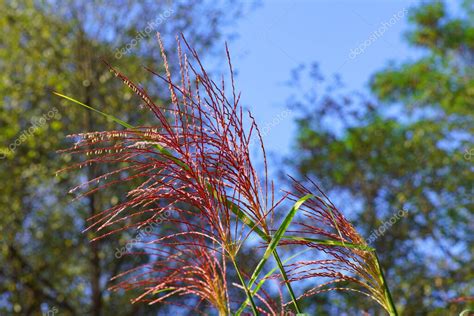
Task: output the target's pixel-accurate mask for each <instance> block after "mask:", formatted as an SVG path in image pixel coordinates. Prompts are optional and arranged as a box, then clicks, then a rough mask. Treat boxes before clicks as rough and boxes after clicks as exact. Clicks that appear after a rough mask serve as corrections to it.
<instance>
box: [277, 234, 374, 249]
mask: <svg viewBox="0 0 474 316" xmlns="http://www.w3.org/2000/svg"><path fill="white" fill-rule="evenodd" d="M283 239H290V240H296V241H306V242H310V243H314V244H319V245H327V246H340V247H347V248H353V249H359V250H364V251H375V249H374V248H372V247H370V246H366V245H359V244H353V243H349V242H341V241H335V240H325V239H316V238H308V237H298V236H287V235H285V236H283Z"/></svg>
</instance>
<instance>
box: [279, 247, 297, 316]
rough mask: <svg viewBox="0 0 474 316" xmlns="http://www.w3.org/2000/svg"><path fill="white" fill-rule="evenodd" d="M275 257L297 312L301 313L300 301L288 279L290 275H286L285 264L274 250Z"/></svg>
mask: <svg viewBox="0 0 474 316" xmlns="http://www.w3.org/2000/svg"><path fill="white" fill-rule="evenodd" d="M273 257H274V258H275V261H276V262H277V265H278V269H280V273H281V276H282V277H283V279H284V280H285V284H286V287H287V288H288V293H290V297H291V300H292V301H293V305H294V306H295V310H296V313H297V314H301V310H300V308H299V306H298V301H297V300H296V296H295V293H294V292H293V288H292V287H291V284H290V282H289V281H288V276H287V275H286V272H285V268H284V267H283V264H282V263H281V259H280V256H279V255H278V252H277V251H276V249H275V250H273Z"/></svg>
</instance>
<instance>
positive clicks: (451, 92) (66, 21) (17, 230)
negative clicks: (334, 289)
mask: <svg viewBox="0 0 474 316" xmlns="http://www.w3.org/2000/svg"><path fill="white" fill-rule="evenodd" d="M0 27H1V33H0V97H1V99H0V179H1V183H0V229H1V232H0V236H1V238H0V269H1V270H0V315H42V314H43V315H168V314H179V315H180V314H183V315H184V314H186V313H187V311H186V310H176V309H170V308H169V307H166V306H160V305H153V306H147V305H139V304H134V305H132V304H130V303H129V300H130V298H132V297H133V293H121V292H119V293H110V292H109V291H108V290H107V287H108V285H109V279H110V278H111V277H112V276H113V275H116V274H117V273H119V272H120V271H123V270H125V269H127V268H130V267H132V266H135V265H136V264H138V263H139V262H137V260H152V258H148V259H146V258H140V259H137V258H133V257H130V256H117V249H120V248H121V247H124V245H126V244H127V242H128V241H130V240H131V239H132V238H134V236H133V235H132V234H130V233H123V234H121V235H115V236H111V237H110V238H108V239H106V240H103V241H101V242H99V243H90V242H89V241H90V239H91V237H92V235H90V234H89V233H82V230H83V229H84V228H85V227H86V219H87V218H88V217H90V216H92V215H94V214H96V213H97V212H98V211H100V210H102V209H105V208H107V207H109V206H110V205H113V204H115V203H117V202H118V201H119V200H121V199H123V198H124V195H125V193H126V192H127V188H123V191H120V190H119V189H114V190H113V191H112V190H107V191H102V192H100V193H97V194H93V195H91V196H90V197H88V198H85V199H80V200H73V198H74V196H73V195H69V194H67V192H68V191H69V189H70V188H72V187H74V186H76V185H77V184H79V182H80V181H82V180H84V179H88V178H91V177H93V176H94V174H96V173H99V172H100V171H103V170H92V169H90V170H88V169H86V170H80V171H76V172H74V173H68V174H63V173H60V174H58V175H57V174H56V171H57V170H60V169H61V168H64V167H65V166H68V165H69V164H71V163H72V162H73V161H72V159H73V158H72V157H70V156H68V155H61V154H59V153H57V150H60V149H63V148H65V147H67V146H68V145H70V141H69V140H68V139H67V138H66V135H68V134H75V133H80V132H85V131H96V130H105V129H112V128H116V126H115V125H114V124H113V123H111V122H109V121H106V120H105V119H103V118H102V117H101V116H97V115H94V114H93V113H92V112H90V111H85V110H84V109H81V108H78V107H76V106H73V105H71V104H70V103H66V102H64V101H62V100H60V99H59V98H58V97H56V96H54V95H53V94H52V91H58V92H61V93H64V94H67V95H70V96H73V97H74V98H76V99H78V100H81V101H83V102H84V103H86V104H90V105H93V106H95V107H96V108H99V109H101V110H103V111H105V112H107V113H111V114H114V115H116V116H118V117H120V118H121V119H123V120H125V121H128V122H130V123H132V124H141V125H146V124H153V123H156V122H153V119H152V118H151V117H150V116H149V112H148V111H143V110H142V108H141V106H140V102H139V100H138V99H137V98H136V97H134V96H133V95H132V94H131V92H130V91H129V89H128V88H127V87H124V86H123V84H122V83H121V82H120V81H119V80H116V79H115V78H114V77H113V76H112V75H111V73H110V72H109V71H108V70H107V68H106V66H105V65H104V64H103V63H102V60H106V61H108V62H109V63H110V64H112V65H113V66H115V67H117V68H119V69H120V70H121V71H122V72H123V73H126V74H127V75H128V76H129V77H130V78H131V79H133V80H134V81H136V82H139V83H140V84H141V85H143V86H146V87H147V88H149V89H150V91H151V93H152V94H153V96H154V98H156V99H160V100H162V102H164V103H166V102H168V101H169V100H168V96H167V93H166V89H165V87H163V85H162V84H160V83H158V82H155V81H154V80H153V79H152V78H151V77H150V76H149V74H148V73H147V72H146V71H144V70H143V68H142V66H143V65H147V66H149V67H151V68H154V69H157V70H161V69H162V63H161V58H160V56H159V47H158V44H157V41H156V36H155V35H156V32H160V33H161V34H162V37H163V39H164V42H165V45H166V47H167V49H168V50H169V51H170V52H172V51H173V50H174V46H175V41H174V39H175V36H176V35H178V34H180V33H181V32H182V33H183V34H184V35H185V36H186V38H187V40H188V41H189V42H190V43H191V44H192V45H193V46H194V48H195V49H196V50H197V51H198V52H199V53H200V55H201V57H203V60H204V61H205V64H206V65H207V67H208V68H209V70H210V72H211V73H212V74H214V75H216V76H219V75H220V74H221V72H222V69H223V68H224V67H225V66H226V59H225V57H226V56H225V51H224V42H226V41H227V42H228V44H229V47H230V51H231V55H232V59H233V65H234V68H235V70H236V73H237V88H238V90H241V91H242V104H243V106H245V107H246V108H248V109H249V110H250V111H252V112H253V113H254V114H255V116H256V119H257V122H258V123H259V125H260V127H261V128H262V134H263V138H264V141H265V145H266V148H267V151H268V152H269V153H270V170H271V172H272V175H273V176H274V178H275V180H276V182H277V183H278V184H279V185H281V186H284V185H285V184H286V181H287V180H286V177H285V175H286V174H292V175H294V176H295V177H297V178H301V179H304V176H308V177H310V178H312V179H314V180H316V181H317V182H318V183H320V184H321V186H322V187H323V189H324V190H325V191H326V192H327V193H328V195H329V196H330V197H331V199H332V200H333V201H334V203H335V204H336V205H337V206H338V208H339V209H341V210H342V211H343V212H344V214H346V215H347V217H348V218H349V219H351V220H352V221H353V223H354V225H355V226H356V227H357V228H358V230H359V231H361V232H362V233H363V235H364V236H365V237H366V238H367V239H369V240H370V241H371V243H372V245H373V246H375V248H376V249H377V250H378V252H379V256H380V259H381V262H382V265H383V267H384V268H385V270H386V275H387V278H388V279H389V280H390V281H389V285H390V287H391V289H392V294H393V296H394V298H395V300H396V304H397V307H398V309H399V310H400V312H401V314H402V315H457V314H458V313H459V312H460V311H462V310H463V309H465V308H468V307H469V306H471V308H472V304H473V300H474V282H473V279H474V271H473V266H474V262H473V252H474V243H473V242H474V240H473V239H474V238H473V236H474V234H473V232H474V216H473V206H474V203H473V194H474V190H473V184H474V174H473V171H474V165H473V163H474V1H472V0H464V1H461V0H459V1H404V0H400V1H388V0H387V1H375V0H371V1H369V0H365V1H349V0H347V1H324V0H318V1H310V0H294V1H290V0H288V1H283V0H276V1H250V0H248V1H245V0H242V1H238V0H234V1H231V0H229V1H205V0H193V1H188V0H182V1H174V0H172V1H171V0H170V1H127V0H117V1H104V0H94V1H75V0H65V1H54V0H38V1H34V0H21V1H15V0H0ZM170 55H173V54H170ZM170 62H171V66H172V68H175V67H176V66H177V61H176V60H175V59H173V58H171V61H170ZM74 159H75V158H74ZM255 159H256V160H257V161H260V163H261V157H258V156H257V155H256V157H255ZM400 210H404V211H405V212H406V213H407V215H406V216H404V217H402V218H400V219H399V220H397V221H396V222H395V223H394V224H392V225H390V227H388V228H387V229H385V230H384V232H383V233H381V234H377V236H376V237H375V238H374V231H377V230H378V229H379V228H380V227H381V226H383V225H384V223H386V222H387V221H389V220H390V219H391V218H392V217H393V216H394V214H397V213H398V212H399V211H400ZM158 229H159V228H158ZM371 236H372V237H371ZM135 246H136V247H138V246H139V245H138V244H137V245H135ZM256 251H259V250H258V249H253V248H251V247H250V248H249V249H248V250H247V252H246V255H247V256H248V260H246V261H245V262H248V265H249V266H248V267H243V269H244V270H248V271H251V268H252V266H254V265H255V263H256V259H255V258H258V256H255V252H256ZM297 290H298V291H300V292H302V291H304V288H298V289H297ZM185 303H186V302H184V304H185ZM302 304H303V305H304V307H305V308H304V309H305V310H308V311H311V313H312V314H314V315H363V313H369V314H370V315H379V314H381V311H380V309H378V308H377V307H376V306H374V304H373V303H372V302H371V301H369V300H367V299H366V298H364V297H360V296H357V295H354V294H347V293H324V294H321V295H318V296H316V297H313V298H308V299H305V300H304V301H303V303H302ZM209 314H211V315H212V314H213V311H212V310H209Z"/></svg>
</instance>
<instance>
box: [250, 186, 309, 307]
mask: <svg viewBox="0 0 474 316" xmlns="http://www.w3.org/2000/svg"><path fill="white" fill-rule="evenodd" d="M311 197H313V195H312V194H308V195H305V196H304V197H302V198H301V199H299V200H298V201H296V203H295V204H294V205H293V207H292V208H291V210H290V212H289V213H288V215H287V216H286V217H285V219H284V220H283V222H282V223H281V225H280V227H279V228H278V230H277V231H276V233H275V235H274V236H273V238H272V240H271V241H270V243H269V244H268V247H267V249H266V250H265V253H264V254H263V257H262V259H261V260H260V262H259V263H258V264H257V266H256V267H255V270H254V272H253V273H252V277H251V278H250V281H249V287H252V285H253V284H254V282H255V281H256V280H257V278H258V275H259V274H260V272H261V271H262V269H263V266H264V265H265V263H266V262H267V261H268V258H269V257H270V255H271V254H273V255H274V257H275V261H276V262H277V264H278V267H279V269H280V271H281V274H282V277H283V278H284V279H285V281H286V284H287V287H288V291H289V292H290V296H291V298H292V300H293V304H294V305H295V308H296V311H297V312H298V313H299V312H300V311H299V307H298V304H297V302H296V297H295V295H294V293H293V290H292V288H291V286H290V284H289V282H288V279H287V276H286V273H285V270H284V269H283V264H282V263H281V260H280V257H279V256H278V253H277V252H276V248H277V246H278V243H279V242H280V240H281V238H282V237H283V235H284V233H285V232H286V230H287V229H288V227H289V226H290V223H291V221H292V220H293V218H294V217H295V215H296V212H297V211H298V209H299V208H300V206H301V205H302V204H303V203H304V202H305V201H306V200H308V199H309V198H311Z"/></svg>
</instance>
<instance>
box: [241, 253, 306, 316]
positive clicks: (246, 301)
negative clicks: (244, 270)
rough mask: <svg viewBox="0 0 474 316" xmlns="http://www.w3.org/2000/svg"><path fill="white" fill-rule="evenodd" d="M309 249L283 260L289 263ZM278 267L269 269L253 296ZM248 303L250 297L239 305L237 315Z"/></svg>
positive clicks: (254, 290)
mask: <svg viewBox="0 0 474 316" xmlns="http://www.w3.org/2000/svg"><path fill="white" fill-rule="evenodd" d="M308 250H310V249H305V250H303V251H300V252H298V253H296V254H294V255H293V256H291V257H289V258H287V259H285V260H284V261H283V263H288V262H289V261H291V260H292V259H294V258H296V257H298V256H300V255H301V254H303V253H305V252H307V251H308ZM277 269H278V267H275V268H273V269H271V270H270V271H268V273H267V274H265V276H264V277H263V278H262V279H261V280H260V282H258V283H257V286H255V288H254V289H253V290H252V296H253V295H255V294H256V293H257V292H258V291H259V290H260V288H261V287H262V286H263V284H264V283H265V282H266V281H267V279H268V278H269V277H270V276H271V275H272V274H273V273H275V271H276V270H277ZM247 304H249V300H248V299H247V300H245V302H243V303H242V305H241V306H240V307H239V309H238V310H237V312H236V313H235V316H239V315H240V314H241V313H242V312H243V311H244V309H245V306H246V305H247Z"/></svg>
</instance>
